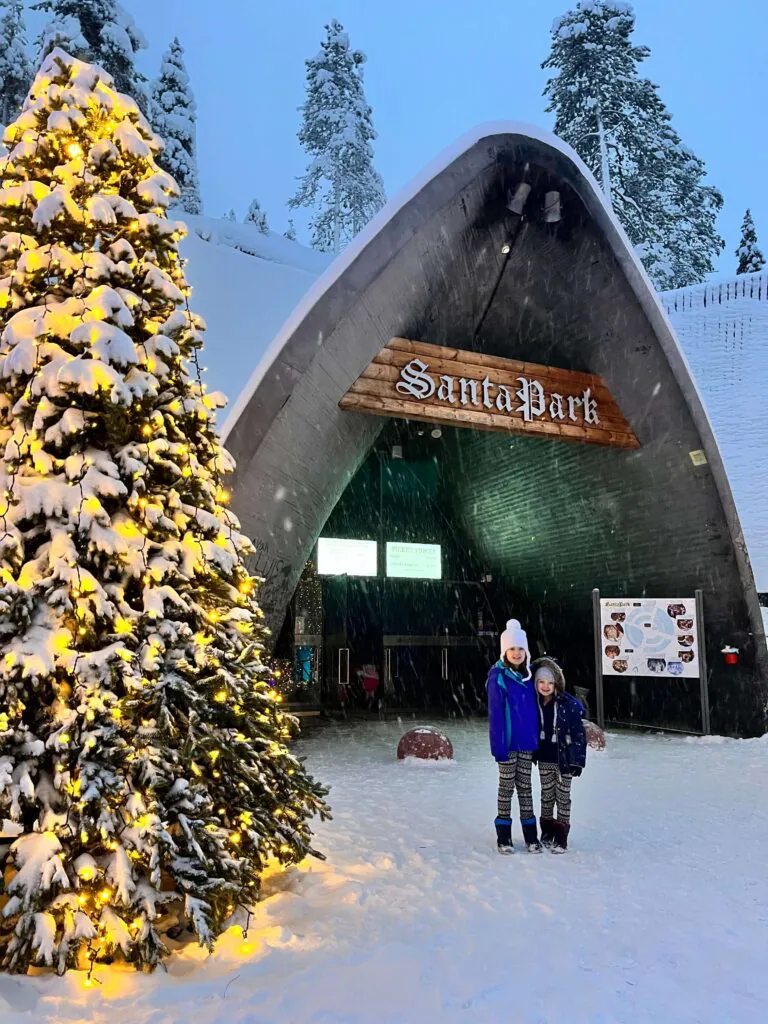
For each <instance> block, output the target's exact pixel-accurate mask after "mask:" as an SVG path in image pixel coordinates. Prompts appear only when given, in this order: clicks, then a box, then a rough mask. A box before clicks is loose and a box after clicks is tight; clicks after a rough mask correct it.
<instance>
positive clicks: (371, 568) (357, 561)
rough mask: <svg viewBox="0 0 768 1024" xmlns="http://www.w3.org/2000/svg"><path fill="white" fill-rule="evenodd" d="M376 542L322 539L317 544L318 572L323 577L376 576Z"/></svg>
mask: <svg viewBox="0 0 768 1024" xmlns="http://www.w3.org/2000/svg"><path fill="white" fill-rule="evenodd" d="M377 547H378V546H377V544H376V541H375V540H344V539H340V538H338V537H321V538H320V539H319V540H318V542H317V571H318V573H319V574H320V575H321V576H376V574H377V573H378V565H377Z"/></svg>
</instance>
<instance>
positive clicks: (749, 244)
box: [736, 210, 765, 274]
mask: <svg viewBox="0 0 768 1024" xmlns="http://www.w3.org/2000/svg"><path fill="white" fill-rule="evenodd" d="M736 257H737V259H738V261H739V265H738V267H737V268H736V273H737V274H753V273H754V272H755V271H757V270H762V269H763V267H764V266H765V256H763V253H762V250H761V249H760V248H759V246H758V244H757V231H756V230H755V222H754V220H753V219H752V212H751V211H750V210H747V212H746V213H745V214H744V220H743V221H742V222H741V241H740V242H739V245H738V248H737V249H736Z"/></svg>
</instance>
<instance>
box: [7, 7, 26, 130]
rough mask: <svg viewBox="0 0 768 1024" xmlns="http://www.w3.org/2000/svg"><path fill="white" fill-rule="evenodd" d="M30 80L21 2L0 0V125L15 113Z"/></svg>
mask: <svg viewBox="0 0 768 1024" xmlns="http://www.w3.org/2000/svg"><path fill="white" fill-rule="evenodd" d="M31 82H32V68H31V67H30V64H29V59H28V58H27V51H26V36H25V32H24V5H23V3H22V2H21V0H0V126H2V125H6V124H8V123H9V122H10V121H12V120H13V119H14V118H15V117H16V116H17V115H18V113H19V111H20V110H21V104H22V103H23V102H24V98H25V97H26V95H27V90H28V89H29V86H30V83H31Z"/></svg>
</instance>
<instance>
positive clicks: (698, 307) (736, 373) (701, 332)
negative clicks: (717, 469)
mask: <svg viewBox="0 0 768 1024" xmlns="http://www.w3.org/2000/svg"><path fill="white" fill-rule="evenodd" d="M660 298H661V302H662V305H663V306H664V309H665V311H666V313H667V315H668V317H669V319H670V320H671V322H672V326H673V327H674V329H675V333H676V334H677V337H678V339H679V341H680V344H681V346H682V348H683V351H684V352H685V355H686V358H687V359H688V362H689V364H690V366H691V369H692V371H693V375H694V378H695V380H696V383H697V384H698V386H699V390H700V393H701V395H702V397H703V399H704V404H705V405H706V409H707V413H708V415H709V418H710V420H711V422H712V426H713V428H714V431H715V437H716V438H717V442H718V445H719V447H720V452H721V454H722V456H723V462H724V463H725V468H726V471H727V473H728V478H729V480H730V484H731V489H732V491H733V497H734V500H735V502H736V508H737V510H738V513H739V519H740V520H741V526H742V529H743V530H744V536H745V538H746V541H747V548H748V550H749V556H750V559H751V561H752V569H753V571H754V574H755V581H756V583H757V589H758V590H759V591H763V592H765V591H768V501H766V492H765V480H766V479H768V417H766V415H765V409H764V396H765V395H766V393H768V359H766V356H765V353H766V346H768V272H766V271H759V272H758V273H755V274H742V275H740V276H739V277H737V278H735V279H732V280H728V281H715V282H711V283H708V284H702V285H694V286H692V287H690V288H679V289H677V290H676V291H670V292H663V293H662V294H661V296H660Z"/></svg>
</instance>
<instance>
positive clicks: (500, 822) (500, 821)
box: [494, 818, 515, 853]
mask: <svg viewBox="0 0 768 1024" xmlns="http://www.w3.org/2000/svg"><path fill="white" fill-rule="evenodd" d="M494 825H495V826H496V845H497V847H498V850H499V853H514V852H515V848H514V846H513V845H512V819H511V818H497V819H496V821H495V822H494Z"/></svg>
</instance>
